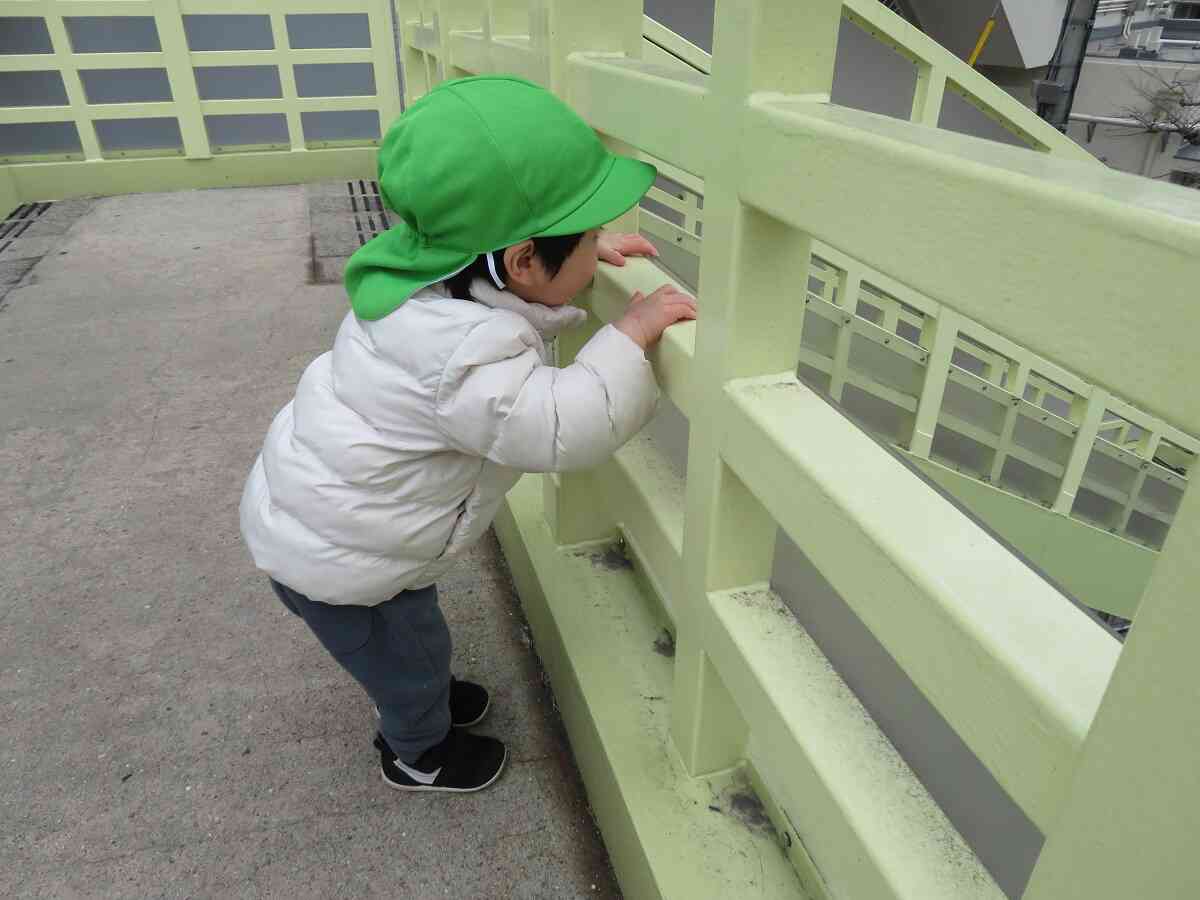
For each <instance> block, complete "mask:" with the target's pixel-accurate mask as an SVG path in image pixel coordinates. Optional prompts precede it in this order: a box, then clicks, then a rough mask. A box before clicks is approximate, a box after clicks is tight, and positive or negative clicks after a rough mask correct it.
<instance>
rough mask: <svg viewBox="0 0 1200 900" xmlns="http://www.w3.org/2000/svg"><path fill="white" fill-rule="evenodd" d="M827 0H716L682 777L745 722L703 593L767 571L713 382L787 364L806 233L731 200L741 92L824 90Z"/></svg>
mask: <svg viewBox="0 0 1200 900" xmlns="http://www.w3.org/2000/svg"><path fill="white" fill-rule="evenodd" d="M841 13H842V4H841V2H840V0H812V2H809V3H806V4H805V5H804V11H803V13H799V12H797V11H796V9H795V8H793V7H791V6H790V5H788V4H783V3H767V2H763V0H718V2H717V7H716V24H715V41H714V61H715V65H714V69H713V72H714V75H713V81H712V84H711V93H710V96H709V99H708V101H707V103H708V109H709V110H710V111H711V116H712V118H711V120H710V123H711V124H710V126H709V128H708V129H707V131H706V134H707V139H708V140H709V142H710V156H709V160H708V164H707V165H706V167H705V172H704V175H705V179H706V180H705V198H704V220H705V229H704V246H703V250H702V256H701V275H700V283H701V285H702V286H703V296H702V297H701V298H700V308H701V313H700V319H699V322H698V325H697V328H698V330H697V336H696V357H695V358H696V361H697V365H695V366H693V368H692V375H691V377H692V378H693V379H694V384H693V388H692V389H693V391H694V392H695V395H696V396H700V397H707V398H710V401H709V405H708V406H707V407H706V409H705V410H704V414H703V415H697V416H693V417H692V420H691V430H690V439H689V451H688V474H687V501H686V522H685V526H684V552H683V568H684V595H683V604H682V605H683V607H684V609H682V610H681V612H680V614H679V615H677V617H676V623H677V626H678V629H679V630H678V634H677V635H676V656H675V692H674V702H673V705H672V722H671V725H672V733H673V735H674V738H675V742H676V745H677V747H678V749H679V751H680V754H681V756H682V758H683V761H684V764H685V765H686V766H687V768H688V771H690V772H692V773H693V774H701V773H704V772H709V771H715V770H718V769H722V768H727V767H730V766H733V765H736V764H737V762H738V761H739V759H740V758H741V756H742V755H743V752H744V744H745V739H746V725H745V722H744V721H743V720H742V718H741V716H740V714H738V713H737V710H736V708H735V707H734V705H733V703H732V701H731V700H730V698H729V695H728V693H727V691H726V689H725V687H724V685H723V684H722V683H721V680H720V678H719V676H718V675H717V672H716V670H715V668H714V667H713V664H712V662H711V661H710V660H709V658H708V655H707V653H706V651H705V648H704V635H705V634H706V632H707V630H708V623H709V620H710V619H711V616H712V613H711V610H710V608H709V606H708V594H709V592H710V591H714V590H720V589H723V588H728V587H733V586H736V585H738V584H747V583H762V582H766V581H769V580H770V577H771V565H772V560H773V554H774V546H775V537H776V532H777V528H776V524H775V522H774V520H773V519H772V518H771V516H770V514H769V513H768V512H767V511H766V510H765V509H764V508H763V507H762V505H761V504H760V503H759V502H758V501H757V499H756V498H755V497H754V496H753V495H752V494H751V493H750V492H749V490H748V489H746V487H745V486H744V485H743V484H742V483H741V481H740V480H739V479H737V478H736V477H735V476H734V475H733V473H732V472H731V471H730V470H729V469H728V467H727V466H726V465H725V464H724V462H723V461H722V460H721V456H720V442H721V435H722V429H723V425H724V423H723V419H724V416H725V415H726V409H727V406H726V403H725V399H724V385H725V383H726V382H727V381H728V380H730V379H732V378H737V377H742V376H750V375H763V374H770V373H780V372H782V373H787V374H789V375H791V374H794V373H795V371H796V367H797V365H798V362H799V357H800V336H801V328H802V325H803V321H804V308H805V305H804V303H803V298H804V296H805V295H806V292H807V288H808V272H809V267H810V257H811V255H812V241H811V239H810V237H809V236H808V235H806V234H803V233H801V232H798V231H796V230H794V229H791V228H788V227H787V226H785V225H784V224H783V223H780V222H777V221H775V220H773V219H771V218H769V217H768V216H766V215H764V214H763V213H761V212H759V211H757V210H754V209H750V208H748V207H745V206H743V205H742V203H741V201H740V199H739V196H738V189H739V178H740V173H741V166H740V156H741V147H740V143H739V141H740V134H741V129H740V128H739V127H738V121H739V119H740V117H741V115H742V110H743V109H744V107H745V101H746V97H747V95H749V94H750V93H752V92H754V91H782V92H787V93H792V94H801V95H809V96H815V97H826V98H827V97H828V96H829V91H830V89H831V86H832V84H833V65H834V54H835V52H836V47H837V34H838V27H839V25H840V23H841Z"/></svg>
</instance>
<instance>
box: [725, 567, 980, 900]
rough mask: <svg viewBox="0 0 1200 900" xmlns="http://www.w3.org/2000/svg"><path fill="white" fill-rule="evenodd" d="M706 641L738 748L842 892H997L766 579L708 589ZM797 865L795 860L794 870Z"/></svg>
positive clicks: (892, 895)
mask: <svg viewBox="0 0 1200 900" xmlns="http://www.w3.org/2000/svg"><path fill="white" fill-rule="evenodd" d="M708 602H709V606H710V608H711V610H712V614H713V621H714V624H715V625H716V627H715V628H712V629H710V634H709V637H708V640H707V642H706V645H707V648H708V652H709V654H710V656H711V658H712V661H713V663H714V665H715V666H716V667H717V671H718V672H719V673H720V675H721V680H722V682H723V683H724V684H725V685H726V687H728V689H729V691H730V694H731V695H732V696H733V698H734V699H735V700H736V701H737V705H738V710H739V711H740V712H741V714H742V715H743V716H744V717H745V719H746V721H747V722H751V723H753V731H752V736H751V740H750V749H749V757H750V759H751V761H752V762H753V764H754V768H755V770H756V771H757V772H758V774H759V776H760V777H761V778H762V780H763V783H764V784H765V785H766V787H767V788H768V790H769V792H770V796H771V799H772V801H773V802H774V803H775V804H776V806H777V807H778V808H779V809H780V810H781V811H782V813H783V815H784V816H785V817H786V819H787V821H789V822H790V823H791V824H793V825H794V827H795V835H794V837H795V839H796V841H797V842H799V841H803V842H804V846H805V848H806V850H807V851H808V853H809V854H811V855H812V857H813V858H814V859H817V860H820V867H821V873H822V875H823V876H824V878H825V879H827V880H828V881H829V882H830V883H831V884H836V885H838V886H839V888H840V890H841V891H843V892H844V895H845V896H846V897H872V898H879V900H884V898H888V900H900V898H906V900H939V898H940V900H983V898H988V900H1001V898H1003V896H1004V895H1003V893H1001V891H1000V889H999V887H997V886H996V883H995V881H993V880H992V877H991V876H990V875H989V874H988V872H987V870H986V869H985V868H984V867H983V864H982V863H981V862H980V861H979V859H978V858H976V856H975V853H974V852H973V851H972V850H971V848H970V847H969V846H968V845H967V844H966V842H965V841H964V840H963V839H962V836H961V835H959V833H958V832H957V831H956V830H955V828H954V826H953V825H952V824H951V823H950V821H949V820H948V819H947V818H946V815H945V813H943V812H942V810H941V809H940V808H939V807H938V805H937V802H936V801H935V800H934V799H933V798H932V797H931V796H930V795H929V793H928V791H926V789H925V786H924V785H923V784H921V782H920V780H919V779H918V778H917V776H916V775H915V774H914V773H913V772H912V770H911V769H910V768H909V767H908V765H907V764H906V763H905V762H904V760H903V759H902V758H901V757H900V754H899V753H897V752H896V749H895V747H893V746H892V744H891V742H890V741H889V740H888V739H887V737H886V736H885V735H884V734H883V732H882V731H880V729H879V726H877V725H876V724H875V722H874V721H873V720H872V719H871V717H870V715H869V714H868V713H867V711H866V710H865V709H864V708H863V707H862V704H861V703H860V702H859V701H858V698H857V697H855V695H854V693H853V692H852V691H851V690H850V688H849V687H847V685H846V684H845V682H844V681H842V679H841V677H840V676H839V675H838V674H837V672H836V671H835V670H834V668H833V666H831V665H830V663H829V660H828V659H826V658H825V655H824V654H823V653H822V652H821V650H820V648H818V647H817V645H816V643H815V642H814V641H813V639H812V638H811V637H810V636H809V635H808V633H807V632H806V631H805V630H804V628H803V627H801V625H800V624H799V623H798V622H797V621H796V620H795V617H794V616H793V614H792V612H791V610H789V609H788V608H787V607H786V606H785V605H784V604H783V601H782V600H780V598H779V597H778V596H777V595H776V594H774V593H773V592H772V591H771V590H769V589H768V588H767V587H766V586H765V585H759V586H746V587H743V588H738V589H734V590H730V591H721V592H717V593H713V594H710V595H709V598H708ZM798 868H799V870H800V871H803V868H802V867H798Z"/></svg>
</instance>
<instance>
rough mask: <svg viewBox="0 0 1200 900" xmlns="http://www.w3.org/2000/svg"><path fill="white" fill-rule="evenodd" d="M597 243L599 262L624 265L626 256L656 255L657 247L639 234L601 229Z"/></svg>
mask: <svg viewBox="0 0 1200 900" xmlns="http://www.w3.org/2000/svg"><path fill="white" fill-rule="evenodd" d="M597 243H598V244H599V245H600V250H599V256H600V260H601V262H606V263H608V264H609V265H613V266H623V265H625V257H626V256H658V248H656V247H655V246H654V245H653V244H652V243H650V242H649V241H648V240H646V239H645V238H644V237H642V236H641V235H640V234H622V233H621V232H619V231H602V232H600V237H599V238H597Z"/></svg>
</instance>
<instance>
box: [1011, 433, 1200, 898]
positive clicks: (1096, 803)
mask: <svg viewBox="0 0 1200 900" xmlns="http://www.w3.org/2000/svg"><path fill="white" fill-rule="evenodd" d="M1190 424H1193V425H1194V424H1197V423H1190ZM1184 427H1187V426H1186V424H1185V425H1184ZM1197 542H1200V492H1196V491H1189V492H1187V493H1186V494H1184V497H1183V502H1182V504H1181V505H1180V508H1179V513H1178V515H1177V516H1176V518H1175V524H1174V525H1173V526H1172V527H1171V532H1170V535H1169V536H1168V538H1167V542H1166V545H1165V546H1164V548H1163V552H1162V556H1161V557H1160V558H1159V560H1158V562H1157V563H1156V564H1155V568H1154V572H1153V574H1152V575H1151V577H1150V584H1149V586H1148V587H1147V589H1146V593H1145V595H1144V596H1143V598H1142V602H1141V605H1140V606H1139V607H1138V611H1137V620H1136V621H1135V623H1134V626H1133V629H1132V630H1131V632H1130V635H1129V639H1128V641H1127V642H1126V643H1125V647H1124V649H1123V650H1122V651H1121V657H1120V660H1119V661H1118V662H1117V668H1116V671H1115V672H1114V673H1113V677H1112V680H1111V681H1110V682H1109V685H1108V690H1107V692H1106V693H1105V695H1104V701H1103V703H1102V704H1101V706H1100V710H1099V711H1098V712H1097V714H1096V718H1095V720H1094V722H1093V723H1092V727H1091V730H1090V731H1089V732H1088V736H1087V740H1086V741H1085V742H1084V745H1083V751H1082V753H1081V754H1080V758H1079V763H1078V766H1077V768H1076V771H1075V778H1074V781H1073V783H1072V786H1071V792H1070V795H1069V797H1068V799H1067V802H1066V804H1065V806H1064V809H1063V811H1062V813H1061V814H1060V816H1059V818H1058V821H1057V823H1056V824H1055V825H1054V827H1053V828H1052V829H1051V831H1050V832H1049V834H1048V835H1047V840H1046V845H1045V847H1044V848H1043V850H1042V854H1041V856H1040V857H1039V858H1038V862H1037V865H1036V867H1035V868H1034V871H1033V877H1032V878H1031V879H1030V882H1029V886H1028V888H1027V889H1026V891H1025V895H1024V896H1025V900H1075V898H1078V900H1083V898H1087V900H1093V898H1108V897H1112V898H1117V897H1195V896H1197V895H1198V893H1200V875H1198V874H1197V870H1196V866H1195V865H1194V864H1193V863H1192V862H1190V861H1189V860H1191V859H1192V857H1193V856H1194V855H1195V840H1196V835H1197V834H1200V778H1197V777H1196V747H1197V746H1200V704H1198V703H1196V686H1195V685H1196V681H1195V679H1196V644H1197V641H1200V603H1197V602H1196V599H1197V598H1196V585H1197V584H1200V554H1197V553H1196V551H1195V548H1196V545H1197Z"/></svg>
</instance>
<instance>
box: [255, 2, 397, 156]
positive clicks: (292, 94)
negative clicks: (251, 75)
mask: <svg viewBox="0 0 1200 900" xmlns="http://www.w3.org/2000/svg"><path fill="white" fill-rule="evenodd" d="M271 36H272V38H273V40H274V43H275V58H276V59H278V60H279V86H280V92H281V93H282V95H283V106H284V114H285V115H286V116H287V130H288V142H289V144H290V145H291V148H292V150H306V149H307V147H306V145H305V141H304V125H303V121H302V120H301V118H300V106H299V104H298V103H297V102H296V101H297V98H298V95H297V93H296V69H295V66H294V65H293V64H292V58H291V41H290V40H289V39H288V31H287V19H286V17H285V16H284V14H283V13H281V12H274V13H271ZM372 40H374V36H373V35H372ZM375 82H376V86H377V87H376V89H378V84H379V79H378V78H376V80H375Z"/></svg>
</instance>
